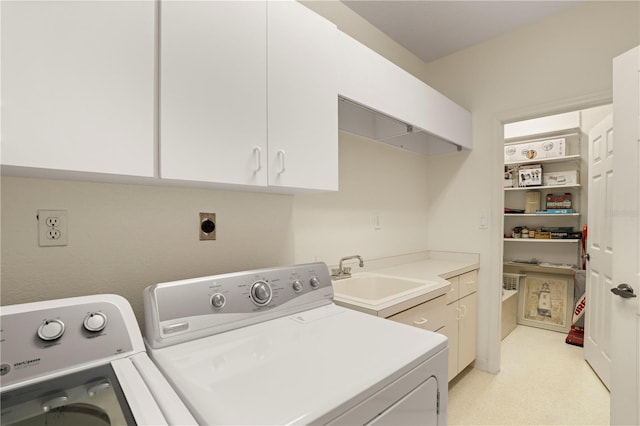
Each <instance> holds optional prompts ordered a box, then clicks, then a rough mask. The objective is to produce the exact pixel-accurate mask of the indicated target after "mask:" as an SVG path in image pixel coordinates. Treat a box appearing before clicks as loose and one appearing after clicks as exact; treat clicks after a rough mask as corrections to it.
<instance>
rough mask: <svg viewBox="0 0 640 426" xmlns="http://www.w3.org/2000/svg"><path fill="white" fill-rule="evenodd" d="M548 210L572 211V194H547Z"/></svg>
mask: <svg viewBox="0 0 640 426" xmlns="http://www.w3.org/2000/svg"><path fill="white" fill-rule="evenodd" d="M546 206H547V210H549V209H570V208H571V193H568V192H567V193H564V194H547V203H546Z"/></svg>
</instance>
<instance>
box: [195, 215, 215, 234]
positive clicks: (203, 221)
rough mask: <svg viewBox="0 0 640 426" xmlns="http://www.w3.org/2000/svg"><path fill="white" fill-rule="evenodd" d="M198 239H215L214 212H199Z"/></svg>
mask: <svg viewBox="0 0 640 426" xmlns="http://www.w3.org/2000/svg"><path fill="white" fill-rule="evenodd" d="M199 233H200V241H207V240H215V239H216V214H215V213H200V222H199Z"/></svg>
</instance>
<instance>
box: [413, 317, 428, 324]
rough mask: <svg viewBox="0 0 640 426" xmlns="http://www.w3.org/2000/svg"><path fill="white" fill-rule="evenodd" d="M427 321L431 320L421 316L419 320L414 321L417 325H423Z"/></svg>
mask: <svg viewBox="0 0 640 426" xmlns="http://www.w3.org/2000/svg"><path fill="white" fill-rule="evenodd" d="M427 322H429V320H428V319H427V318H420V319H419V320H418V321H414V322H413V323H414V324H415V325H422V324H426V323H427Z"/></svg>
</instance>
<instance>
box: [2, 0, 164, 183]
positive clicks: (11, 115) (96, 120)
mask: <svg viewBox="0 0 640 426" xmlns="http://www.w3.org/2000/svg"><path fill="white" fill-rule="evenodd" d="M0 7H1V8H2V10H1V17H2V22H1V29H2V30H1V31H2V61H1V62H2V70H1V72H2V157H1V158H2V164H3V166H18V168H22V167H28V168H39V169H55V170H69V171H81V172H97V173H108V174H118V175H129V176H154V171H155V159H154V150H155V141H154V120H155V119H154V111H155V109H154V102H155V94H154V90H155V36H156V34H155V7H156V5H155V3H154V2H144V1H140V2H89V1H77V2H74V1H69V2H57V1H56V2H53V1H42V2H37V1H3V2H2V4H1V5H0Z"/></svg>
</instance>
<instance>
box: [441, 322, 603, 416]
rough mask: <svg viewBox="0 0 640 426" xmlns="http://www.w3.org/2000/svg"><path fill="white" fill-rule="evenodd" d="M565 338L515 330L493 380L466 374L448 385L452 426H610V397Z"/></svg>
mask: <svg viewBox="0 0 640 426" xmlns="http://www.w3.org/2000/svg"><path fill="white" fill-rule="evenodd" d="M565 338H566V335H565V334H563V333H558V332H555V331H548V330H543V329H539V328H534V327H527V326H521V325H519V326H518V327H516V329H515V330H514V331H513V332H511V334H509V335H508V336H507V337H506V338H505V339H504V340H503V341H502V349H501V368H500V372H499V373H498V374H496V375H493V374H489V373H485V372H482V371H479V370H476V369H473V368H468V369H467V370H465V371H464V372H462V373H461V374H460V375H459V376H458V377H456V378H455V379H454V380H452V381H451V382H450V383H449V406H448V423H449V424H450V425H608V424H609V391H608V390H607V388H606V387H605V386H604V385H603V384H602V382H601V381H600V380H599V379H598V376H596V374H595V373H594V372H593V370H592V369H591V367H590V366H589V364H587V362H586V361H585V360H584V356H583V352H582V348H581V347H578V346H573V345H568V344H566V343H565V341H564V340H565Z"/></svg>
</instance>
